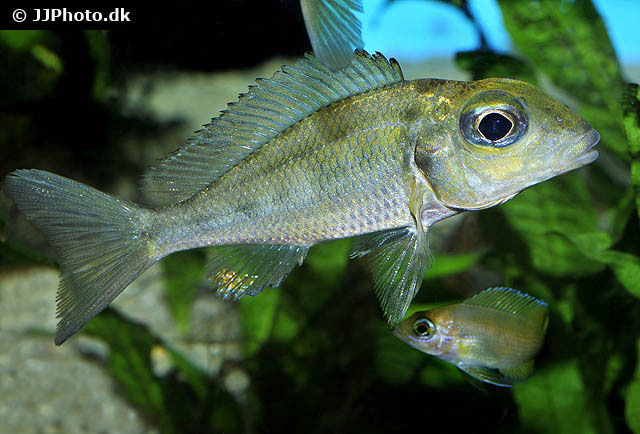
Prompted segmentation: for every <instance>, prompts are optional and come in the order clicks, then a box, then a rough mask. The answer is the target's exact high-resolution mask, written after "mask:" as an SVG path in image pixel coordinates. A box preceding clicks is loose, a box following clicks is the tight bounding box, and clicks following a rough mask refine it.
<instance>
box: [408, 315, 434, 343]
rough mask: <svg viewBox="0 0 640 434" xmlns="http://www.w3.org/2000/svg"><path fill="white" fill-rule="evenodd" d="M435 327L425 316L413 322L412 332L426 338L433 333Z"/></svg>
mask: <svg viewBox="0 0 640 434" xmlns="http://www.w3.org/2000/svg"><path fill="white" fill-rule="evenodd" d="M434 329H435V327H434V325H433V323H432V322H431V321H429V320H428V319H426V318H420V319H418V320H416V321H415V322H414V323H413V332H414V333H415V334H416V335H417V336H418V337H421V338H428V337H430V336H431V335H432V334H433V331H434Z"/></svg>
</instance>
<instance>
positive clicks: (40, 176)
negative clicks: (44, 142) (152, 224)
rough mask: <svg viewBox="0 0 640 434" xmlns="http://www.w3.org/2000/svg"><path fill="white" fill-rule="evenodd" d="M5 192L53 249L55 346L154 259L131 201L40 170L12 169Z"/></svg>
mask: <svg viewBox="0 0 640 434" xmlns="http://www.w3.org/2000/svg"><path fill="white" fill-rule="evenodd" d="M5 191H6V193H7V194H8V195H9V197H10V198H11V199H13V201H14V202H15V204H16V206H17V207H18V209H20V211H22V212H23V213H24V214H25V215H26V216H27V218H28V219H29V220H30V221H31V222H32V223H33V224H34V225H35V226H36V227H37V228H38V229H39V230H40V231H41V232H42V234H43V235H44V237H45V238H46V240H47V241H48V242H49V244H51V246H52V247H53V249H54V250H55V252H56V256H57V259H58V262H59V264H60V271H61V275H62V279H61V282H60V287H59V289H58V295H57V316H58V317H59V318H60V322H59V323H58V327H57V333H56V344H57V345H60V344H61V343H62V342H64V341H65V340H66V339H67V338H69V337H70V336H71V335H73V334H74V333H75V332H77V331H78V330H80V328H82V326H83V325H84V324H85V323H86V322H87V321H89V320H90V319H91V318H93V317H94V316H96V315H97V314H98V313H100V312H101V311H102V310H103V309H104V308H105V307H106V306H107V305H108V304H109V303H110V302H111V301H112V300H113V299H114V298H115V297H116V296H117V295H118V294H120V292H122V290H124V288H126V287H127V285H129V283H131V282H132V281H133V280H134V279H135V278H136V277H138V276H139V275H140V274H141V273H142V272H143V271H144V270H145V269H147V268H148V267H149V266H150V265H151V264H153V262H155V259H152V258H151V256H150V254H149V252H150V250H149V244H148V241H147V240H146V239H145V238H144V235H143V234H144V230H143V228H142V227H141V226H142V223H141V219H140V216H141V213H142V212H144V210H142V209H140V208H138V207H136V206H135V205H133V204H130V203H128V202H125V201H123V200H121V199H118V198H116V197H114V196H110V195H108V194H105V193H102V192H100V191H98V190H95V189H93V188H91V187H88V186H86V185H83V184H80V183H79V182H75V181H72V180H70V179H67V178H63V177H61V176H58V175H54V174H52V173H48V172H44V171H41V170H17V171H15V172H13V173H11V174H10V175H9V176H8V177H7V179H6V182H5Z"/></svg>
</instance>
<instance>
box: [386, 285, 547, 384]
mask: <svg viewBox="0 0 640 434" xmlns="http://www.w3.org/2000/svg"><path fill="white" fill-rule="evenodd" d="M548 321H549V317H548V308H547V304H546V303H545V302H543V301H541V300H537V299H535V298H533V297H531V296H529V295H526V294H523V293H521V292H519V291H516V290H513V289H509V288H490V289H487V290H485V291H482V292H480V293H479V294H477V295H475V296H474V297H471V298H470V299H468V300H466V301H464V302H462V303H457V304H452V305H449V306H443V307H439V308H436V309H432V310H429V311H424V312H417V313H415V314H413V315H412V316H411V317H409V318H407V319H406V320H405V321H403V322H401V323H400V324H398V325H397V326H396V328H395V330H394V333H395V335H396V336H397V337H399V338H400V339H401V340H402V341H404V342H406V343H408V344H409V345H411V346H412V347H414V348H416V349H418V350H420V351H422V352H425V353H427V354H430V355H433V356H436V357H438V358H439V359H442V360H445V361H447V362H449V363H452V364H454V365H456V366H457V367H458V368H460V369H461V370H462V371H464V372H466V373H468V374H469V375H471V376H472V377H474V378H476V379H478V380H481V381H484V382H488V383H491V384H495V385H498V386H510V385H511V384H513V383H514V382H517V381H523V380H525V379H526V378H528V377H529V376H530V375H531V373H532V372H533V360H534V357H535V356H536V354H537V353H538V352H539V350H540V348H541V347H542V344H543V341H544V335H545V332H546V329H547V324H548Z"/></svg>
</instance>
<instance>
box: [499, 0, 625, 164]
mask: <svg viewBox="0 0 640 434" xmlns="http://www.w3.org/2000/svg"><path fill="white" fill-rule="evenodd" d="M499 3H500V7H501V9H502V15H503V18H504V24H505V27H506V29H507V30H508V31H509V33H510V34H511V37H512V39H513V42H514V44H515V46H516V48H517V49H518V50H519V51H520V52H521V53H523V54H524V55H525V56H527V57H528V58H529V59H531V60H532V61H533V62H534V63H535V64H536V65H537V66H538V67H539V68H540V69H541V71H542V72H543V73H544V74H545V75H547V76H548V77H549V78H550V79H551V81H552V82H553V83H554V84H555V85H557V86H559V87H560V88H562V89H564V90H565V91H568V92H569V94H570V95H571V97H573V98H576V99H578V100H579V102H580V103H581V105H582V107H581V112H582V114H583V115H584V116H585V117H586V118H587V119H588V120H589V121H590V122H591V123H592V125H593V126H594V128H596V129H597V130H598V131H599V132H600V134H601V135H602V137H603V142H604V143H605V144H606V145H607V146H609V147H610V149H612V150H613V151H615V152H616V154H617V155H618V156H620V157H622V158H625V159H626V158H627V150H626V139H625V137H624V132H623V131H622V128H621V122H620V121H621V118H622V112H621V109H620V98H621V97H622V88H623V80H622V75H621V73H620V67H619V65H618V62H617V59H616V55H615V51H614V49H613V47H612V45H611V42H610V41H609V36H608V34H607V29H606V27H605V25H604V23H603V21H602V19H601V18H600V15H599V14H598V12H597V11H596V9H595V8H594V6H593V4H592V3H591V1H590V0H576V1H571V2H568V1H567V2H561V3H558V2H557V1H555V0H540V1H535V2H533V1H531V2H530V1H524V2H513V1H509V0H500V1H499Z"/></svg>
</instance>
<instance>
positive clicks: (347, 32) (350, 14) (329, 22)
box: [300, 0, 363, 71]
mask: <svg viewBox="0 0 640 434" xmlns="http://www.w3.org/2000/svg"><path fill="white" fill-rule="evenodd" d="M300 6H301V8H302V15H303V17H304V23H305V25H306V27H307V33H308V34H309V40H310V41H311V46H312V47H313V52H314V53H315V54H316V56H318V59H320V61H321V62H322V63H323V64H325V65H326V66H328V67H329V68H330V69H331V70H332V71H339V70H341V69H344V68H346V67H347V66H349V63H350V62H351V58H352V54H353V53H352V52H353V49H354V48H361V47H362V46H363V43H362V34H361V30H360V29H361V26H360V20H359V19H358V18H357V17H356V15H355V13H354V12H362V0H341V1H336V0H333V1H331V0H300Z"/></svg>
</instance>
